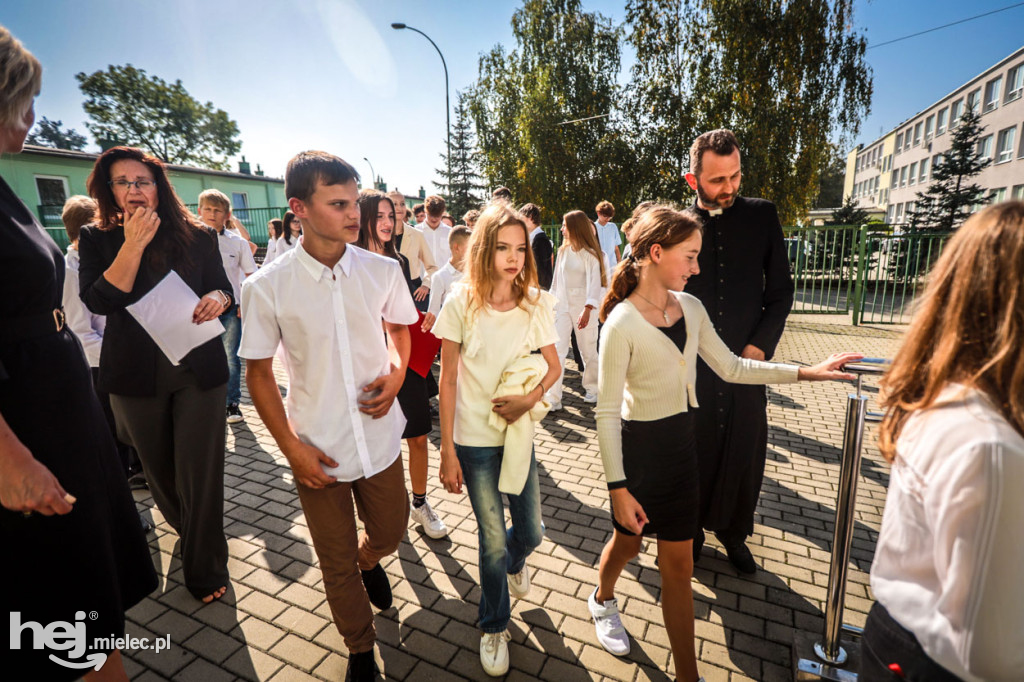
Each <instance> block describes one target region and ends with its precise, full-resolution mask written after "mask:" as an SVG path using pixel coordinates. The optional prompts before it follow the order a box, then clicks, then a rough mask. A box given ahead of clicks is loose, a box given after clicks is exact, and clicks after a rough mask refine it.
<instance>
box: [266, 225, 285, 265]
mask: <svg viewBox="0 0 1024 682" xmlns="http://www.w3.org/2000/svg"><path fill="white" fill-rule="evenodd" d="M283 235H284V222H283V221H282V220H281V219H280V218H274V219H273V220H268V221H267V253H266V254H265V255H264V256H263V264H264V265H266V264H267V263H269V262H271V261H272V260H274V258H276V257H277V240H278V239H280V238H281V237H282V236H283Z"/></svg>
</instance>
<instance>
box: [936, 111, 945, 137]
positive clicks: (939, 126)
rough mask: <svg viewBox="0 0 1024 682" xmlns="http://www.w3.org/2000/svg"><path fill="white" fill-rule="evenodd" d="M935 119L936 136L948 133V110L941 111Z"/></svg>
mask: <svg viewBox="0 0 1024 682" xmlns="http://www.w3.org/2000/svg"><path fill="white" fill-rule="evenodd" d="M935 117H936V118H935V134H936V135H941V134H942V133H944V132H946V108H945V107H943V108H942V109H939V113H937V114H936V115H935Z"/></svg>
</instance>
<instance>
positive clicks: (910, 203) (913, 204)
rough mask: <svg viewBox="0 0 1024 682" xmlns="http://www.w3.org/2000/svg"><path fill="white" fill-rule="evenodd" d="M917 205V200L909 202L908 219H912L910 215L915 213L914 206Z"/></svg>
mask: <svg viewBox="0 0 1024 682" xmlns="http://www.w3.org/2000/svg"><path fill="white" fill-rule="evenodd" d="M916 205H917V202H916V201H908V202H907V220H910V216H911V215H913V213H914V206H916Z"/></svg>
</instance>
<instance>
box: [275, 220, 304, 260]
mask: <svg viewBox="0 0 1024 682" xmlns="http://www.w3.org/2000/svg"><path fill="white" fill-rule="evenodd" d="M282 222H283V224H282V226H281V231H282V235H281V236H280V237H279V238H278V240H277V245H276V246H275V248H274V252H275V253H274V257H275V258H277V256H280V255H282V254H285V253H288V252H289V251H291V250H292V249H294V248H295V245H296V244H298V243H299V237H301V236H302V223H301V222H300V221H299V219H298V218H296V217H295V214H294V213H292V212H291V211H285V212H284V220H283V221H282Z"/></svg>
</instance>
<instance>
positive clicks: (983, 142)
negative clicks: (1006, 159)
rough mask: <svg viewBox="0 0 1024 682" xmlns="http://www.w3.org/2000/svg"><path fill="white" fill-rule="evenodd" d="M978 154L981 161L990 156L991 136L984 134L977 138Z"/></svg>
mask: <svg viewBox="0 0 1024 682" xmlns="http://www.w3.org/2000/svg"><path fill="white" fill-rule="evenodd" d="M978 156H979V158H980V160H981V161H984V160H985V159H991V158H992V136H991V135H986V136H985V137H983V138H981V139H980V140H978Z"/></svg>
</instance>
